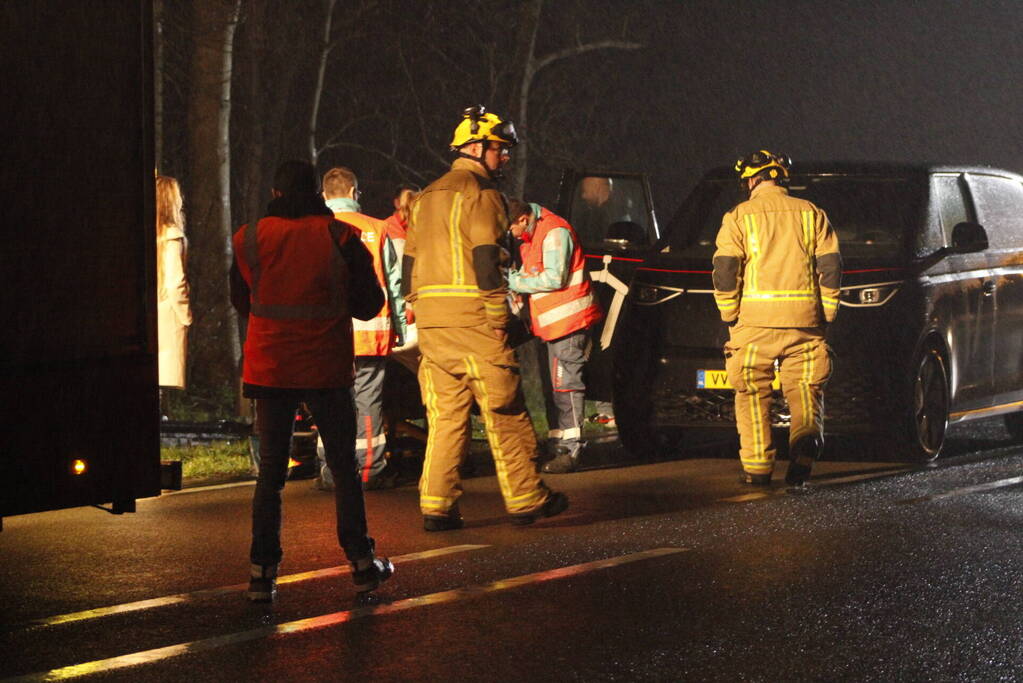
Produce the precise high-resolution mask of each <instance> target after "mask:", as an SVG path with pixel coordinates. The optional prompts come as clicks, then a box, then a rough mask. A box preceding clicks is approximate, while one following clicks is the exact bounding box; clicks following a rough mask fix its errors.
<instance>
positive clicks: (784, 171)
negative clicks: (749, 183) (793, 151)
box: [735, 149, 792, 182]
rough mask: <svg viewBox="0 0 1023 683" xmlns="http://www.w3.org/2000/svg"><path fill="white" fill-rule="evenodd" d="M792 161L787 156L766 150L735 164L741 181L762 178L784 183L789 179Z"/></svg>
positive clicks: (758, 151) (754, 153)
mask: <svg viewBox="0 0 1023 683" xmlns="http://www.w3.org/2000/svg"><path fill="white" fill-rule="evenodd" d="M790 166H792V160H791V159H790V158H789V157H788V155H785V154H775V153H774V152H769V151H768V150H766V149H761V150H757V151H756V152H753V153H752V154H750V155H748V156H745V157H743V158H741V159H739V160H738V161H736V162H735V172H736V173H738V174H739V180H740V181H743V180H746V179H747V178H762V179H764V180H775V181H781V182H784V181H786V180H788V177H789V167H790Z"/></svg>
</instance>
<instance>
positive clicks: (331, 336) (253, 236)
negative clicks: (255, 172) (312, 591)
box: [231, 161, 394, 602]
mask: <svg viewBox="0 0 1023 683" xmlns="http://www.w3.org/2000/svg"><path fill="white" fill-rule="evenodd" d="M233 245H234V254H235V261H234V265H233V266H232V269H231V302H232V303H233V304H234V306H235V307H236V308H237V309H238V312H239V314H241V315H242V316H244V317H245V318H247V320H248V334H247V336H246V339H245V359H244V370H243V373H244V377H243V389H244V395H245V397H246V398H253V399H255V400H256V431H257V433H258V434H259V475H258V478H257V479H256V488H255V492H254V493H253V499H252V546H251V549H250V554H249V557H250V560H251V562H252V572H251V578H250V580H249V590H248V592H247V596H248V598H249V599H250V600H252V601H255V602H271V601H273V599H274V596H275V594H276V583H277V571H278V566H279V564H280V561H281V557H282V552H281V491H282V490H283V489H284V481H285V478H286V477H287V471H288V442H289V440H290V437H291V430H292V425H293V424H294V417H295V408H296V407H297V406H298V404H299V402H305V403H306V404H307V405H308V406H309V409H310V411H311V412H312V414H313V418H314V419H315V420H316V423H317V425H319V431H320V435H321V436H322V438H323V443H324V446H325V449H326V458H327V464H328V465H329V466H330V469H331V472H332V473H333V476H334V481H335V482H336V483H337V490H336V491H335V494H334V498H335V507H336V515H337V537H338V542H339V543H340V545H341V548H342V549H343V551H344V553H345V556H346V557H347V558H348V560H349V561H350V562H351V564H352V580H353V582H354V583H355V589H356V591H358V592H365V591H370V590H373V589H374V588H376V587H377V586H378V585H379V584H380V582H381V581H384V580H386V579H387V578H389V577H390V576H391V574H392V573H393V571H394V568H393V566H392V565H391V563H390V562H389V561H388V560H387V559H386V558H377V557H376V556H375V555H374V551H373V546H374V543H373V539H372V538H370V536H369V535H368V533H367V527H366V508H365V505H364V503H363V498H362V488H361V487H360V486H359V479H358V473H357V471H356V467H355V454H354V453H353V448H354V445H355V438H354V437H355V424H354V422H355V410H354V408H353V406H352V395H351V386H352V379H353V378H352V315H354V316H356V317H357V318H359V319H361V320H370V319H372V318H373V316H375V315H376V314H377V311H379V310H380V307H381V306H382V305H383V294H382V293H381V291H380V285H378V284H377V280H376V276H375V274H374V273H373V261H372V258H371V257H370V255H369V253H368V252H367V251H366V248H365V247H364V246H363V245H362V243H361V242H360V241H359V238H358V236H357V235H356V233H355V229H354V228H352V227H351V226H350V225H347V224H345V223H340V222H338V221H337V220H335V219H334V217H333V215H332V213H331V211H330V209H328V208H327V206H326V205H325V204H324V203H323V197H321V196H320V194H319V192H318V191H317V187H316V170H315V169H314V168H313V167H312V165H311V164H309V163H307V162H303V161H289V162H285V163H284V164H282V165H281V166H280V167H279V168H278V169H277V172H276V173H275V174H274V190H273V200H272V201H271V202H270V204H269V205H268V206H267V215H266V217H265V218H263V219H262V220H260V221H259V222H258V223H256V224H250V225H243V226H242V227H241V228H240V229H239V230H238V232H236V233H235V235H234V239H233Z"/></svg>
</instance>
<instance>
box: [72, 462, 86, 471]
mask: <svg viewBox="0 0 1023 683" xmlns="http://www.w3.org/2000/svg"><path fill="white" fill-rule="evenodd" d="M88 468H89V466H88V465H86V463H85V461H84V460H72V461H71V472H73V473H74V474H85V470H87V469H88Z"/></svg>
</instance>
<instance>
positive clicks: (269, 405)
mask: <svg viewBox="0 0 1023 683" xmlns="http://www.w3.org/2000/svg"><path fill="white" fill-rule="evenodd" d="M302 398H303V399H304V401H305V403H306V405H307V406H309V412H311V413H312V415H313V420H314V421H315V422H316V426H317V428H318V429H319V431H320V436H321V437H322V438H323V448H324V451H325V458H326V460H327V466H328V467H329V468H330V470H331V473H332V474H333V475H334V501H335V506H336V508H337V540H338V543H339V544H340V545H341V548H342V549H343V550H344V552H345V556H346V557H347V558H348V559H349V560H350V561H355V560H358V559H361V558H364V557H366V556H367V555H369V554H370V553H371V552H372V550H373V539H371V538H370V537H369V536H368V535H367V534H366V507H365V504H364V503H363V499H362V485H361V484H360V483H359V476H358V470H357V467H356V463H355V406H354V404H353V401H352V390H351V388H348V387H346V388H343V389H331V390H320V391H311V392H309V393H308V395H307V396H303V397H302ZM297 407H298V403H297V401H296V399H295V398H293V397H288V398H258V399H256V431H257V433H258V434H259V477H258V478H257V480H256V491H255V493H254V494H253V498H252V549H251V550H250V553H249V557H250V559H251V561H252V563H253V564H262V565H269V564H277V563H279V562H280V561H281V556H282V554H283V553H282V551H281V491H282V490H284V482H285V479H286V478H287V476H288V456H289V449H290V441H291V430H292V427H293V426H294V424H295V409H296V408H297Z"/></svg>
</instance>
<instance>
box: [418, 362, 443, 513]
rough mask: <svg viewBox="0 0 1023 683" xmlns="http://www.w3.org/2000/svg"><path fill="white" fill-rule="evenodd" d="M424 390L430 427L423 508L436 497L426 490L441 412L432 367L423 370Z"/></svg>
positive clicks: (423, 479)
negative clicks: (425, 503) (438, 406)
mask: <svg viewBox="0 0 1023 683" xmlns="http://www.w3.org/2000/svg"><path fill="white" fill-rule="evenodd" d="M423 390H424V393H425V394H426V400H425V401H424V404H425V405H424V407H425V408H426V424H427V426H429V427H430V429H429V431H428V432H427V435H426V453H425V454H424V455H423V478H422V480H421V483H420V486H419V501H420V503H419V505H420V508H422V507H423V501H426V500H427V499H430V498H436V497H435V496H427V495H426V494H425V493H424V490H425V489H426V487H427V486H428V485H429V483H430V474H429V473H430V467H431V466H432V465H433V453H434V450H435V449H436V448H437V418H438V416H439V415H440V411H439V410H438V409H437V390H436V388H435V386H434V383H433V374H432V372H431V370H430V367H429V366H427V367H424V368H423Z"/></svg>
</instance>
